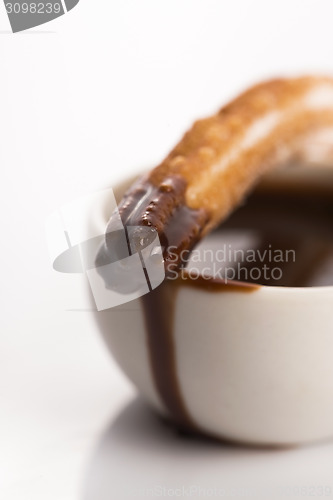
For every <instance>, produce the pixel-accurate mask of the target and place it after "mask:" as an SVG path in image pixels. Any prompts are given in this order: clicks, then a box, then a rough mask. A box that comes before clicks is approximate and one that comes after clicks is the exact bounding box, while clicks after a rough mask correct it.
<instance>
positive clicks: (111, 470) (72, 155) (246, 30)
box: [0, 0, 333, 500]
mask: <svg viewBox="0 0 333 500" xmlns="http://www.w3.org/2000/svg"><path fill="white" fill-rule="evenodd" d="M332 18H333V4H332V2H331V1H330V0H322V1H321V2H320V3H318V2H317V1H315V0H312V1H298V0H297V1H292V2H290V1H289V0H288V2H287V1H286V0H284V1H280V2H278V3H272V2H264V1H260V2H259V1H253V2H246V1H245V0H244V1H243V2H240V1H235V2H223V1H222V0H214V1H213V0H208V1H205V2H202V1H199V0H198V1H195V0H169V1H162V0H161V1H159V2H156V1H153V0H151V1H147V0H143V1H137V0H135V1H134V0H133V1H128V0H122V1H120V0H118V1H114V2H108V1H107V0H104V2H101V1H100V2H91V1H90V2H89V1H88V0H81V2H80V3H79V5H78V6H77V7H76V8H75V9H74V10H73V11H72V12H70V13H69V14H67V15H66V16H64V17H61V18H59V19H58V20H56V21H54V22H52V24H51V23H50V24H48V25H45V26H43V27H40V28H38V29H36V30H34V32H29V33H22V34H17V35H12V34H10V33H9V23H8V20H7V18H6V16H5V11H4V7H3V6H1V5H0V30H2V31H1V33H0V57H1V83H0V86H1V92H0V109H1V120H0V130H1V148H0V161H1V172H2V176H3V177H2V183H1V190H2V193H1V212H0V216H1V228H2V238H1V257H2V276H1V285H2V286H1V294H2V295H1V299H2V301H1V302H2V314H1V330H0V332H1V333H0V335H1V339H0V343H1V345H0V357H1V362H0V384H1V397H0V405H1V411H0V454H1V455H0V462H1V465H0V467H1V469H0V494H1V498H5V499H6V500H21V499H22V500H30V499H31V500H39V499H43V500H44V499H48V500H53V499H54V500H77V499H80V500H86V499H93V500H103V498H108V499H110V498H117V497H118V498H119V497H120V495H118V496H117V495H115V488H116V486H117V485H118V486H119V485H120V486H122V485H123V484H130V485H131V486H133V487H134V488H135V487H136V485H137V484H139V485H140V484H142V482H143V483H144V484H146V485H148V486H151V487H152V486H153V485H154V484H155V482H156V481H157V482H160V483H162V484H163V485H165V486H170V487H174V486H176V484H178V483H181V484H182V483H185V484H184V486H185V485H186V484H191V483H192V482H193V483H195V484H199V485H200V484H201V485H203V486H204V485H207V484H208V485H210V486H211V487H214V486H215V485H217V486H219V487H223V486H225V487H227V486H232V487H236V486H239V485H241V484H243V485H245V486H246V485H247V484H249V483H248V477H249V478H250V479H251V481H254V482H257V486H258V487H259V486H260V484H259V482H260V478H262V477H271V476H272V477H275V481H276V482H279V483H281V484H282V485H283V486H287V484H290V483H292V484H293V485H299V486H307V485H310V486H311V485H312V484H315V485H318V484H319V485H327V484H328V485H330V486H331V487H332V488H333V474H332V463H333V444H331V443H326V444H323V445H317V446H315V447H311V448H307V449H304V450H301V449H300V450H290V451H279V452H264V451H255V450H241V449H234V448H226V447H220V446H215V445H212V444H209V443H192V442H188V441H186V440H185V441H179V440H175V439H168V432H169V431H168V430H163V429H162V430H161V429H160V428H159V427H158V425H157V423H154V422H155V421H150V418H151V417H150V416H149V415H146V414H145V411H144V410H143V409H142V408H141V407H140V404H139V403H131V401H132V398H133V397H134V393H133V390H132V389H131V387H130V386H129V385H128V383H127V382H126V381H125V380H124V379H123V377H122V376H121V375H120V374H119V372H118V370H117V368H116V367H115V366H114V365H113V364H112V362H111V361H110V360H109V359H108V356H107V354H106V352H105V350H104V348H103V346H102V344H101V342H100V340H99V338H98V335H97V332H96V328H95V327H94V326H93V323H92V319H91V314H90V312H89V311H86V312H78V311H73V309H79V308H82V307H86V303H85V301H84V299H83V297H81V295H80V293H79V290H80V289H81V288H83V287H82V286H80V285H81V284H80V279H79V278H74V277H72V276H63V275H60V274H56V273H54V272H53V271H52V269H51V267H50V263H49V260H48V255H47V247H46V242H45V236H44V221H45V218H46V216H47V215H48V214H49V213H50V212H52V211H53V210H54V209H56V208H58V207H59V206H61V205H62V204H63V203H64V202H66V201H71V200H72V199H74V198H75V197H77V196H80V195H84V194H86V193H88V192H90V191H91V190H93V189H95V188H96V189H98V188H104V187H107V185H108V184H109V182H111V181H112V180H113V179H114V178H116V176H117V175H119V173H122V174H123V173H125V172H134V171H135V170H136V169H138V168H141V167H142V166H146V165H151V164H154V163H156V162H157V161H158V160H159V159H161V158H162V157H163V155H164V154H165V153H166V152H167V151H168V149H169V148H170V147H171V146H172V145H173V144H174V142H175V141H176V140H177V139H178V137H179V135H180V134H181V133H182V132H183V131H184V129H185V128H186V127H187V126H188V124H190V123H191V121H192V120H193V119H194V118H196V117H199V116H201V115H204V114H206V113H209V112H210V111H212V110H214V109H216V108H217V107H218V106H220V105H221V104H222V103H223V102H224V101H225V100H226V99H227V98H229V97H230V96H232V95H234V94H235V93H237V92H238V91H239V90H240V89H243V88H244V87H246V86H247V85H248V83H250V82H252V81H256V80H258V79H260V78H262V77H266V76H271V75H273V74H285V73H299V72H311V71H314V70H317V71H323V72H331V73H333V67H332V66H333V63H332V37H333V35H332ZM126 405H129V406H126ZM122 411H123V413H121V412H122ZM119 414H120V415H119ZM105 429H108V430H107V431H105ZM138 475H139V478H140V481H139V479H138ZM309 493H310V492H309ZM155 496H157V495H155ZM303 496H304V495H303ZM308 496H310V494H309V495H308ZM132 497H133V498H135V496H134V495H132ZM200 497H201V498H202V497H203V495H201V494H200V495H199V493H197V494H196V496H195V495H192V498H200ZM266 497H267V496H266ZM290 497H291V496H289V498H290ZM211 498H214V495H213V496H211ZM224 498H227V497H226V496H224ZM270 498H273V495H272V494H271V495H270ZM280 498H281V495H280ZM295 498H296V496H295Z"/></svg>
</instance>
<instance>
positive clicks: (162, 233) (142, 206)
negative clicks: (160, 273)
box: [106, 176, 208, 275]
mask: <svg viewBox="0 0 333 500" xmlns="http://www.w3.org/2000/svg"><path fill="white" fill-rule="evenodd" d="M185 190H186V183H185V181H184V180H183V179H182V178H181V177H179V176H172V177H169V178H166V179H165V180H164V182H162V183H161V184H160V185H159V186H155V185H154V184H152V183H151V182H150V181H149V180H148V179H147V178H143V179H140V180H139V181H138V182H137V183H136V185H134V186H132V187H131V189H130V190H129V191H128V192H127V193H126V194H125V196H124V198H123V200H122V202H121V204H120V205H119V207H118V210H119V214H120V217H121V220H122V223H123V225H124V226H140V227H146V228H147V227H148V228H153V229H155V230H156V231H157V233H158V235H159V238H160V243H161V246H162V248H163V257H164V262H165V270H166V274H167V275H168V274H169V272H170V266H171V267H172V268H174V267H175V265H176V267H179V266H181V265H183V262H182V261H181V255H182V252H183V251H184V250H188V251H191V249H192V248H193V247H194V246H195V245H196V243H197V242H198V241H199V240H200V238H201V232H202V228H203V227H204V225H205V223H206V222H207V220H208V214H207V213H206V212H205V211H204V210H191V209H190V208H188V207H187V206H186V203H185ZM116 222H117V220H116V219H115V218H114V216H113V217H111V219H110V222H109V224H108V227H107V231H106V248H107V249H109V248H112V245H113V241H112V237H113V234H114V229H113V227H112V226H113V224H114V223H116ZM146 244H149V241H146V242H143V245H146ZM171 251H172V253H173V254H175V255H177V259H176V261H175V260H174V259H173V260H172V262H171V260H170V252H171Z"/></svg>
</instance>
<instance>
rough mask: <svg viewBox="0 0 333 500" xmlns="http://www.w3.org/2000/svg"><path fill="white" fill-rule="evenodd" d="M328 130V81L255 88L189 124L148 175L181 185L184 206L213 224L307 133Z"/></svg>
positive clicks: (332, 111)
mask: <svg viewBox="0 0 333 500" xmlns="http://www.w3.org/2000/svg"><path fill="white" fill-rule="evenodd" d="M328 126H333V79H331V78H327V77H311V76H310V77H302V78H296V79H277V80H271V81H268V82H264V83H260V84H258V85H256V86H254V87H252V88H250V89H249V90H247V91H246V92H244V93H243V94H241V95H240V96H239V97H238V98H236V99H235V100H233V101H232V102H231V103H229V104H228V105H227V106H225V107H223V108H222V109H221V110H220V111H219V112H218V113H216V114H215V115H214V116H212V117H210V118H205V119H202V120H199V121H197V122H195V123H194V125H193V127H192V128H191V130H189V131H188V132H187V133H186V134H185V135H184V137H183V138H182V140H181V141H180V142H179V143H178V144H177V145H176V147H175V148H174V149H173V150H172V151H171V153H170V154H169V155H168V156H167V158H166V159H165V160H164V161H163V162H162V163H161V164H160V165H159V166H158V167H156V168H155V169H154V170H152V172H151V173H150V175H149V180H150V181H151V182H152V183H153V184H154V185H159V184H160V183H161V182H163V180H164V179H165V178H167V177H170V176H172V175H179V176H181V177H182V178H183V179H185V180H186V182H187V190H186V196H185V199H186V204H187V206H188V207H189V208H192V209H195V210H197V209H205V210H206V211H207V212H209V214H210V223H209V224H208V225H207V228H206V229H205V231H204V232H207V231H208V230H210V229H211V228H212V227H213V226H215V225H216V224H218V222H220V221H221V220H222V219H223V218H224V217H226V216H227V215H228V213H230V211H232V210H233V209H234V208H235V206H236V205H237V204H238V203H239V202H240V201H241V200H242V198H243V196H244V195H245V194H246V192H247V191H248V190H249V189H250V188H251V187H252V186H253V184H254V183H255V182H256V180H257V179H258V178H259V177H260V175H261V174H262V173H263V172H265V171H266V170H268V169H269V168H271V167H272V166H273V165H274V164H276V163H279V162H280V161H281V160H282V161H284V160H286V159H288V158H290V156H291V155H292V154H293V153H295V152H296V150H297V149H298V148H299V144H300V141H301V140H302V137H303V136H305V135H307V134H309V133H310V132H311V131H317V130H318V129H320V128H323V127H328Z"/></svg>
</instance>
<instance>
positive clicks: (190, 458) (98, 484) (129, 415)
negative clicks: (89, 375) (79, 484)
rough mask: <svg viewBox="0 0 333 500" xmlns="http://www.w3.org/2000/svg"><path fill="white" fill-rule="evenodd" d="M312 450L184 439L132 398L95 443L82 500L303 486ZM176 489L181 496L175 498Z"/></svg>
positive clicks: (237, 493)
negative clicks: (297, 483) (299, 483)
mask: <svg viewBox="0 0 333 500" xmlns="http://www.w3.org/2000/svg"><path fill="white" fill-rule="evenodd" d="M319 448H320V447H319ZM311 450H312V451H311ZM315 450H316V447H310V448H307V449H300V448H295V449H287V450H286V449H280V450H273V449H259V448H248V447H241V446H233V445H230V444H224V443H221V442H218V441H214V440H210V439H204V438H200V437H198V438H197V437H193V436H186V435H184V434H181V433H179V432H177V430H176V429H175V428H174V427H172V426H171V425H170V424H168V423H166V422H164V421H163V420H162V419H160V418H158V417H157V416H156V415H155V413H153V412H152V411H151V410H150V409H149V408H148V406H147V405H146V404H145V402H144V401H142V399H140V398H136V399H135V400H133V401H132V402H130V403H129V404H128V405H127V406H126V407H125V408H124V409H123V410H122V411H121V412H120V414H119V415H118V416H117V417H116V419H115V420H113V421H112V422H111V424H110V425H109V427H108V428H107V429H106V431H105V432H104V433H103V435H102V436H101V438H100V440H99V442H98V443H97V446H96V449H95V452H94V453H93V456H92V458H91V460H90V462H89V464H88V467H87V470H86V474H85V478H84V484H83V494H82V500H96V499H97V498H98V500H110V498H117V499H119V500H121V499H123V498H127V499H128V498H135V499H140V498H147V497H148V498H161V497H163V496H166V497H168V496H185V498H186V496H188V497H190V498H193V499H199V498H203V497H205V496H204V495H205V494H206V498H207V494H208V493H209V492H208V490H209V489H210V490H211V496H209V495H208V498H214V497H215V496H216V497H218V496H220V497H224V498H229V497H230V498H231V497H235V496H236V497H237V496H241V494H243V495H244V494H245V492H247V494H248V495H249V494H252V493H253V494H255V492H256V491H257V490H258V491H259V490H260V491H261V490H265V488H271V489H273V488H274V487H275V486H274V485H275V481H278V482H277V483H276V488H277V487H278V486H279V487H280V486H281V485H283V486H284V485H287V484H289V481H297V480H298V475H299V474H301V475H300V478H302V477H303V478H304V479H303V482H304V481H305V479H309V474H310V476H311V471H313V461H314V460H317V459H318V457H317V453H316V451H315ZM300 454H301V456H302V463H301V465H300V461H299V460H300ZM296 472H297V474H296ZM176 488H178V489H180V491H181V492H182V493H181V494H178V495H177V494H176V493H175V491H176ZM168 490H169V493H168ZM213 490H214V491H215V493H214V492H213ZM269 491H270V490H269ZM207 492H208V493H207ZM242 492H243V493H242ZM271 493H273V491H272V492H271ZM271 496H272V495H271ZM291 498H292V497H291Z"/></svg>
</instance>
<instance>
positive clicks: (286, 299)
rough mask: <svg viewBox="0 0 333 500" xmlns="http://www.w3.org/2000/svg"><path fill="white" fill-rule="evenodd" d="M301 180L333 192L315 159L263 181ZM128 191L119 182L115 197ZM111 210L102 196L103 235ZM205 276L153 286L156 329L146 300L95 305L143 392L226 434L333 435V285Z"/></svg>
mask: <svg viewBox="0 0 333 500" xmlns="http://www.w3.org/2000/svg"><path fill="white" fill-rule="evenodd" d="M300 179H301V180H302V182H303V183H305V184H307V185H308V186H310V185H312V184H313V183H317V184H320V185H322V186H325V188H329V189H332V193H333V177H332V172H331V170H330V169H322V170H320V175H319V170H317V169H316V168H315V167H313V168H310V169H307V170H304V171H302V172H301V171H300V173H298V174H297V175H295V170H290V171H289V173H286V172H282V173H280V174H279V173H277V174H275V175H274V176H271V177H270V178H269V179H268V180H267V185H269V183H271V185H274V186H278V185H280V184H281V183H282V184H284V185H287V186H291V185H297V184H298V183H299V182H300ZM123 192H124V185H120V186H118V188H117V189H116V190H115V194H116V198H118V199H120V198H121V195H122V193H123ZM109 217H110V212H109V209H108V200H107V199H105V198H103V196H102V195H101V199H100V203H99V204H98V205H96V206H95V208H94V211H93V213H92V214H91V220H90V221H89V224H91V225H92V226H93V228H94V231H96V230H99V231H100V232H101V234H102V233H103V231H104V230H105V226H106V223H107V221H108V218H109ZM201 285H202V283H200V280H197V281H196V280H192V282H191V284H190V286H189V283H188V281H186V280H185V279H184V280H178V281H177V283H175V282H164V283H163V284H162V285H161V286H160V287H159V288H158V289H157V290H160V292H158V293H160V294H163V297H164V298H163V300H162V308H163V311H162V313H161V314H162V316H163V318H164V320H165V321H167V322H168V326H167V327H166V326H165V325H161V324H158V323H155V325H154V324H153V325H152V324H151V325H150V333H147V310H146V309H147V307H149V299H148V301H147V300H146V301H145V302H144V301H143V300H142V299H136V300H134V301H132V302H129V303H126V304H124V305H121V306H118V307H115V308H112V309H108V310H105V311H101V312H97V311H96V313H95V317H96V321H97V325H98V328H99V330H100V332H101V334H102V336H103V338H104V340H105V342H106V345H107V346H108V348H109V350H110V352H111V353H112V355H113V357H114V358H115V360H116V361H117V363H118V364H119V366H120V367H121V369H122V370H123V372H124V373H125V374H126V375H127V377H128V378H129V379H130V380H131V381H132V382H133V384H134V385H135V386H136V387H137V389H138V391H139V393H140V394H141V395H142V396H143V397H144V398H145V399H146V401H147V402H148V403H149V404H150V405H151V406H152V407H153V408H155V409H156V410H157V412H159V413H160V414H161V415H163V416H166V417H169V418H171V420H175V421H176V422H178V423H179V424H180V425H185V426H186V425H187V424H188V426H189V428H192V429H196V430H198V431H199V432H203V433H206V434H209V435H212V436H216V437H218V438H221V439H228V440H232V441H236V442H241V443H248V444H256V445H258V444H259V445H294V444H300V443H306V442H310V441H314V440H320V439H325V438H329V437H332V436H333V286H316V287H305V288H301V287H299V288H295V287H280V286H257V287H250V289H248V290H247V289H246V288H244V287H242V286H239V287H237V286H230V287H228V286H224V287H223V286H221V287H215V288H214V286H212V287H209V286H201ZM332 285H333V283H332ZM161 290H162V291H161ZM152 293H154V292H152ZM155 293H156V292H155ZM170 298H171V300H170ZM157 299H158V301H159V305H158V306H159V307H160V306H161V300H160V299H161V297H157ZM163 301H164V302H163ZM147 304H148V306H147ZM154 304H155V305H156V302H151V307H155V306H154ZM145 308H146V309H145ZM170 324H171V326H170ZM154 329H155V330H154ZM148 330H149V328H148ZM166 330H168V331H167V332H166ZM159 339H161V344H159Z"/></svg>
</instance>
